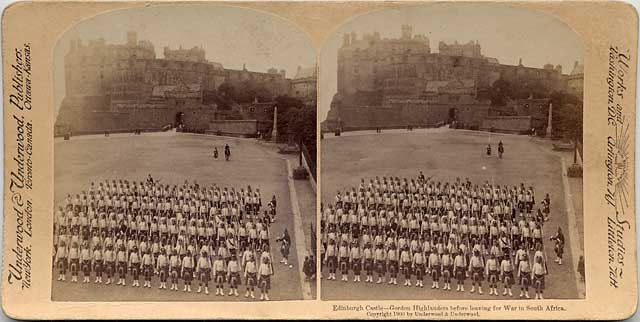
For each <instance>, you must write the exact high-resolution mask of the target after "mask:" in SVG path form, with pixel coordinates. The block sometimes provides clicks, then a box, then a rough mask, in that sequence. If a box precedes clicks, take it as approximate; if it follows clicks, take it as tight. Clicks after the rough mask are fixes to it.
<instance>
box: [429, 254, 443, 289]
mask: <svg viewBox="0 0 640 322" xmlns="http://www.w3.org/2000/svg"><path fill="white" fill-rule="evenodd" d="M440 271H441V267H440V257H439V256H438V253H437V252H431V254H429V272H430V273H431V279H432V280H433V283H432V284H431V288H432V289H434V288H436V289H439V288H440V285H438V283H439V279H440Z"/></svg>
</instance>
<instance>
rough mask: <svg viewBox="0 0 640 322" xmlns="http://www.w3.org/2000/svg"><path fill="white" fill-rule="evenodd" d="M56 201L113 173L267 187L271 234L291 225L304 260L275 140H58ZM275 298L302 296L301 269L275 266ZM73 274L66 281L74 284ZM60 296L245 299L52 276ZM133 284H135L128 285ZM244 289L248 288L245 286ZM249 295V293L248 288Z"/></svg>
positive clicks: (165, 137)
mask: <svg viewBox="0 0 640 322" xmlns="http://www.w3.org/2000/svg"><path fill="white" fill-rule="evenodd" d="M224 144H229V146H230V147H231V151H232V160H231V161H230V162H225V161H224V159H222V160H221V159H218V160H214V159H213V157H212V156H211V155H212V150H213V146H214V145H215V146H217V147H218V150H219V151H220V152H221V153H222V151H223V147H224ZM54 166H55V189H54V191H55V201H56V204H58V203H60V202H62V201H63V200H64V198H65V196H66V195H67V193H75V192H80V191H81V190H82V189H87V188H88V187H89V185H90V182H91V181H99V180H104V179H111V178H128V179H129V180H144V179H145V178H146V176H147V174H151V175H152V176H153V177H154V178H156V179H161V182H162V183H165V184H182V183H183V182H184V180H189V181H190V182H192V181H193V180H197V181H198V183H200V184H204V185H209V184H211V183H214V182H215V183H217V184H218V185H222V186H234V187H236V188H237V189H238V188H240V187H246V186H247V185H251V186H252V187H258V188H260V191H261V192H262V195H263V198H264V199H266V200H263V202H266V201H268V200H269V199H270V198H271V196H272V195H276V197H277V199H278V209H277V213H278V218H277V221H276V223H275V224H274V225H273V226H272V233H273V234H274V235H275V234H281V233H282V232H283V231H284V229H285V228H287V229H288V230H289V233H290V234H291V236H292V239H293V240H292V248H291V255H290V262H291V263H297V255H296V248H295V245H296V243H295V238H296V236H295V235H294V233H293V232H294V227H293V218H292V211H291V203H290V200H289V189H288V184H287V170H286V163H285V161H284V160H283V159H282V156H281V155H279V154H277V153H276V152H275V148H273V147H270V146H269V145H264V144H256V143H255V141H254V140H249V139H236V138H222V137H213V136H198V135H191V134H175V133H157V134H143V135H139V136H132V135H112V136H111V137H108V138H106V137H104V136H87V137H74V138H72V139H71V140H70V141H63V140H59V139H56V141H55V165H54ZM278 246H279V244H278V243H272V249H271V251H272V253H273V254H274V259H276V261H279V260H280V258H281V257H280V252H279V248H278ZM275 265H276V266H275V267H276V272H275V275H274V276H273V277H272V290H271V293H270V297H271V300H293V299H301V298H302V291H301V281H300V275H299V274H298V272H297V269H298V267H297V265H296V266H294V268H292V269H289V268H285V267H284V266H283V265H282V264H279V263H275ZM68 280H69V278H67V281H68ZM52 283H53V286H52V299H53V300H54V301H222V300H224V301H238V300H240V301H242V300H245V298H244V297H243V296H240V297H239V298H235V297H228V296H225V297H217V296H215V295H213V294H211V295H208V296H207V295H204V294H195V293H191V294H185V293H182V292H169V291H166V290H162V291H161V290H158V289H157V288H156V287H157V283H155V281H154V283H153V285H156V287H154V288H151V289H134V288H132V287H129V286H127V287H121V286H115V285H109V286H105V285H94V284H90V285H81V284H72V283H69V282H66V283H63V282H58V281H56V280H53V281H52ZM128 284H129V285H130V284H131V283H130V281H129V283H128ZM240 290H242V291H243V290H244V288H243V287H241V288H240ZM242 293H244V292H242ZM314 294H315V293H314Z"/></svg>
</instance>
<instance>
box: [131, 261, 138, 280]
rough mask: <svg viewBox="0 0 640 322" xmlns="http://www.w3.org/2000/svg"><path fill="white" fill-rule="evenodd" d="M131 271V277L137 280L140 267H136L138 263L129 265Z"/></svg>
mask: <svg viewBox="0 0 640 322" xmlns="http://www.w3.org/2000/svg"><path fill="white" fill-rule="evenodd" d="M131 273H132V274H133V279H134V280H137V279H138V277H139V276H140V269H139V268H138V265H136V266H132V267H131Z"/></svg>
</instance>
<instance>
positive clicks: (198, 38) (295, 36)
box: [54, 4, 316, 113]
mask: <svg viewBox="0 0 640 322" xmlns="http://www.w3.org/2000/svg"><path fill="white" fill-rule="evenodd" d="M127 31H136V32H137V34H138V40H149V41H151V43H152V44H153V45H154V47H155V49H156V57H157V58H163V49H164V47H165V46H169V47H171V48H172V49H177V48H178V47H179V46H180V45H182V47H183V48H192V47H193V46H203V48H204V50H205V53H206V59H207V60H209V61H214V62H219V63H222V65H223V66H224V67H225V68H230V69H242V66H243V64H245V63H246V67H247V69H248V70H250V71H258V72H266V71H267V70H268V69H269V68H271V67H275V68H277V69H278V70H280V69H284V70H286V72H287V77H293V76H295V73H296V69H297V67H298V65H301V66H302V67H311V66H315V64H316V52H315V50H314V48H313V44H312V43H311V40H310V39H309V38H308V36H307V35H306V33H304V32H302V31H301V30H300V29H298V28H297V27H296V26H295V25H293V24H292V23H290V22H288V21H287V20H284V19H282V18H280V17H278V16H275V15H272V14H269V13H264V12H260V11H255V10H251V9H242V8H235V7H227V6H215V5H197V4H190V5H189V6H176V5H171V6H162V5H159V6H153V7H145V8H135V9H124V10H116V11H112V12H109V13H105V14H101V15H99V16H96V17H92V18H89V19H87V20H84V21H82V22H80V23H78V24H77V25H75V26H74V27H72V28H71V29H69V30H68V31H67V32H66V33H65V34H64V35H63V36H62V37H61V38H60V39H59V41H58V43H57V45H56V48H55V49H54V106H55V108H56V113H57V110H58V109H59V106H60V102H61V101H62V99H63V97H64V91H65V87H64V55H65V53H66V52H67V51H68V50H69V43H70V40H72V39H76V38H81V39H82V41H83V44H87V43H88V42H89V41H90V40H96V39H99V38H100V37H102V38H104V39H105V41H106V42H107V43H108V44H109V43H117V44H123V43H125V42H126V33H127Z"/></svg>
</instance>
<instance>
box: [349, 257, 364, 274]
mask: <svg viewBox="0 0 640 322" xmlns="http://www.w3.org/2000/svg"><path fill="white" fill-rule="evenodd" d="M351 269H353V272H354V273H356V274H357V275H358V274H360V271H361V270H362V261H361V260H360V259H354V260H353V262H352V263H351Z"/></svg>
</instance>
